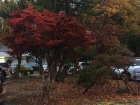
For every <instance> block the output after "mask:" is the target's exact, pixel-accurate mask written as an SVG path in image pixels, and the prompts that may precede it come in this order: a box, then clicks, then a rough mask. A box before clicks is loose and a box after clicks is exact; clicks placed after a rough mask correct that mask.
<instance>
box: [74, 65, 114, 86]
mask: <svg viewBox="0 0 140 105" xmlns="http://www.w3.org/2000/svg"><path fill="white" fill-rule="evenodd" d="M112 73H113V72H112V70H111V69H109V70H107V69H106V68H97V67H93V66H90V67H87V68H84V69H83V70H81V71H80V72H79V73H78V74H77V77H76V78H74V82H75V83H76V84H78V85H82V86H83V87H86V86H89V85H90V84H91V83H97V84H100V85H103V84H104V83H105V82H106V80H107V79H109V78H112Z"/></svg>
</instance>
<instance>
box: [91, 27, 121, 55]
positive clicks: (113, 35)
mask: <svg viewBox="0 0 140 105" xmlns="http://www.w3.org/2000/svg"><path fill="white" fill-rule="evenodd" d="M119 35H121V32H120V30H119V29H118V28H116V27H113V26H105V27H102V28H101V27H98V28H96V30H94V31H93V32H92V33H91V36H90V37H91V39H96V49H97V50H98V52H100V53H103V52H105V51H106V50H109V49H110V48H111V47H113V46H115V45H116V44H117V43H118V42H119V41H118V38H117V36H119Z"/></svg>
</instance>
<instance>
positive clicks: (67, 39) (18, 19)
mask: <svg viewBox="0 0 140 105" xmlns="http://www.w3.org/2000/svg"><path fill="white" fill-rule="evenodd" d="M8 25H9V26H11V27H12V28H13V34H12V35H7V36H4V37H2V38H1V39H2V41H3V44H4V45H6V46H7V47H9V48H11V49H12V53H13V54H16V55H17V56H19V55H20V56H21V54H22V53H26V52H28V53H31V54H34V55H35V54H36V52H35V51H38V50H39V52H37V54H40V55H42V56H46V58H47V62H48V64H49V68H50V77H51V80H53V79H54V76H55V73H56V69H55V67H56V64H57V63H56V61H57V59H59V58H60V55H66V54H67V52H74V51H75V48H76V47H81V48H83V49H84V50H86V51H89V49H90V47H91V43H93V42H94V41H95V40H90V38H89V34H88V33H86V30H85V27H84V26H82V25H81V24H80V23H78V22H77V21H76V19H75V18H74V17H67V15H65V14H61V13H58V14H55V13H52V12H49V11H48V10H44V11H43V12H42V13H39V12H38V11H37V10H36V9H34V6H33V5H32V4H30V3H29V5H28V8H27V9H25V10H23V11H18V12H13V13H12V14H11V15H10V20H9V21H8ZM69 54H70V53H69ZM70 55H72V54H70ZM73 56H74V55H73ZM67 57H68V56H67Z"/></svg>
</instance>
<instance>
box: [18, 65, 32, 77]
mask: <svg viewBox="0 0 140 105" xmlns="http://www.w3.org/2000/svg"><path fill="white" fill-rule="evenodd" d="M29 70H30V69H29V68H26V67H24V66H21V67H20V72H21V74H23V75H25V76H26V75H27V72H29Z"/></svg>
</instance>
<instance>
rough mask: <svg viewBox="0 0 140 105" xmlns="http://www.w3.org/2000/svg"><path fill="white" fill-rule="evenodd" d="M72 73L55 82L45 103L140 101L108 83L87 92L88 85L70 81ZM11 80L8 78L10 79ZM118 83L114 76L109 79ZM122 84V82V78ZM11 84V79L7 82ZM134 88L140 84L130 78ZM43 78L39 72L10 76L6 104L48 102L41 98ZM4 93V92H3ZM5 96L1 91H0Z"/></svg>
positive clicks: (130, 104) (126, 104)
mask: <svg viewBox="0 0 140 105" xmlns="http://www.w3.org/2000/svg"><path fill="white" fill-rule="evenodd" d="M71 80H72V79H71V76H68V78H66V79H65V81H64V82H60V83H57V82H56V83H55V84H54V87H53V88H52V90H51V95H50V101H49V103H48V104H46V105H139V104H140V96H138V95H132V94H126V93H123V94H120V93H117V92H116V90H114V89H113V88H112V87H110V85H109V84H105V85H104V86H99V85H98V86H94V87H92V88H91V89H89V91H88V92H87V93H86V94H84V95H83V94H82V92H83V91H84V89H85V88H83V87H81V86H78V85H75V84H73V83H72V82H71ZM7 81H8V80H7ZM109 82H110V83H111V85H112V86H116V81H115V80H110V81H109ZM119 82H120V84H122V86H123V82H122V81H121V80H120V81H119ZM7 84H8V83H7ZM130 84H132V85H133V88H135V90H137V85H136V84H134V82H132V81H130ZM42 88H43V81H42V79H41V77H40V76H32V77H31V78H30V77H29V76H24V77H20V78H19V79H18V80H15V79H10V81H9V89H8V93H7V105H45V104H44V103H43V101H42ZM3 96H4V95H3ZM1 98H2V95H1Z"/></svg>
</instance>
